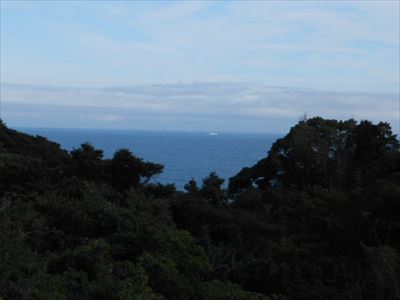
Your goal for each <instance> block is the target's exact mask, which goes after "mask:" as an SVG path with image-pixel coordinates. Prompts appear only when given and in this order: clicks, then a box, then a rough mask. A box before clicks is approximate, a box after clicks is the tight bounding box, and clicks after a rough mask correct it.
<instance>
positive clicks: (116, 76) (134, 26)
mask: <svg viewBox="0 0 400 300" xmlns="http://www.w3.org/2000/svg"><path fill="white" fill-rule="evenodd" d="M19 6H20V7H21V11H20V14H18V9H16V7H19ZM19 6H18V5H16V6H15V7H14V8H13V9H11V10H12V14H11V13H10V12H9V11H10V9H7V8H6V10H4V13H2V15H3V18H2V35H1V39H2V43H1V47H2V62H3V63H2V66H1V72H2V78H3V80H5V81H8V82H25V83H34V84H43V83H46V84H53V85H68V84H71V85H77V84H82V85H84V86H104V85H107V84H111V85H131V84H139V83H144V84H150V83H157V82H158V83H174V82H185V83H190V82H193V81H214V82H224V81H235V82H244V81H245V82H258V83H269V84H273V85H287V86H308V87H318V88H319V87H323V88H325V89H332V90H339V89H348V90H351V89H359V90H375V91H388V92H397V91H398V80H399V72H398V68H397V66H398V63H399V54H398V53H399V41H398V36H399V3H398V2H397V1H391V2H389V1H386V2H385V1H379V2H377V1H376V2H373V1H372V2H371V1H368V2H366V1H364V2H363V1H345V2H343V1H329V3H318V2H304V1H298V2H293V1H290V2H278V1H264V2H263V1H256V2H251V1H246V2H235V1H233V2H199V1H191V2H162V3H159V2H157V3H151V2H129V1H128V2H112V3H109V2H101V1H100V2H96V3H86V2H80V3H74V4H73V5H72V4H71V3H68V2H67V3H63V4H59V3H57V4H52V3H51V2H45V3H44V4H37V5H33V9H34V13H29V11H28V12H26V11H25V10H23V9H22V5H19ZM9 16H14V17H15V19H13V18H12V17H9ZM24 22H25V23H24ZM49 45H51V46H49Z"/></svg>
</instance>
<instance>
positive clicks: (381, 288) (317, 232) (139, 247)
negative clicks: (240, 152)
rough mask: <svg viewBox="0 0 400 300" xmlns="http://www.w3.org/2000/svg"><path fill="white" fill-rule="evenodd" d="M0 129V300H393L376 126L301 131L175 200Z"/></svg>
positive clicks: (382, 138) (310, 122) (133, 166)
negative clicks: (231, 174)
mask: <svg viewBox="0 0 400 300" xmlns="http://www.w3.org/2000/svg"><path fill="white" fill-rule="evenodd" d="M0 123H1V124H0V299H1V300H11V299H29V300H31V299H38V300H39V299H40V300H41V299H46V300H47V299H48V300H58V299H60V300H67V299H68V300H69V299H82V300H86V299H87V300H89V299H99V300H102V299H104V300H114V299H115V300H117V299H121V300H129V299H131V300H133V299H136V300H140V299H141V300H153V299H154V300H156V299H157V300H161V299H171V300H184V299H193V300H203V299H204V300H206V299H210V300H252V299H253V300H256V299H257V300H258V299H259V300H261V299H265V300H291V299H293V300H295V299H296V300H314V299H339V300H340V299H343V300H345V299H346V300H356V299H357V300H361V299H377V300H392V299H393V300H394V299H400V144H399V140H398V139H397V137H396V135H395V134H394V133H393V132H392V130H391V128H390V125H389V124H388V123H385V122H380V123H376V124H375V123H373V122H370V121H367V120H364V121H355V120H353V119H349V120H344V121H340V120H329V119H323V118H320V117H314V118H310V119H307V118H303V119H301V120H300V121H299V122H298V123H297V124H296V125H295V126H293V127H292V128H291V129H290V131H289V132H288V133H287V134H286V135H285V136H284V137H283V138H281V139H278V140H277V141H276V142H275V143H274V144H273V146H272V147H271V149H270V150H269V151H268V153H266V156H265V157H264V158H262V159H261V160H260V161H258V162H257V163H256V164H255V165H254V166H244V168H243V169H242V170H241V171H240V172H239V173H238V174H236V175H235V176H234V177H232V178H230V179H229V182H228V184H227V185H224V180H223V179H222V178H220V177H219V176H218V174H215V173H211V174H210V175H209V176H208V177H207V178H204V179H203V181H202V182H195V181H194V180H191V181H189V182H188V183H187V184H186V186H185V190H184V191H178V190H176V188H175V186H174V185H173V184H166V185H163V184H160V183H157V181H156V180H153V178H155V177H156V176H157V175H158V174H160V173H161V172H162V171H163V166H162V165H160V164H157V163H152V162H148V161H144V160H143V159H141V158H139V157H137V156H135V154H134V153H133V152H131V151H130V150H128V149H120V150H118V151H116V152H115V153H114V155H113V156H112V157H111V158H109V159H108V158H105V157H104V156H103V151H102V150H101V149H96V148H94V147H93V146H92V145H91V144H89V143H85V144H82V145H80V146H79V145H77V148H75V149H73V150H72V151H66V150H63V149H61V147H60V145H58V144H57V143H54V142H51V141H49V140H47V139H46V138H44V137H41V136H30V135H27V134H23V133H21V132H18V131H16V130H13V129H10V128H8V127H7V126H6V124H5V123H4V122H0ZM132 150H133V151H134V149H132ZM266 150H267V149H266Z"/></svg>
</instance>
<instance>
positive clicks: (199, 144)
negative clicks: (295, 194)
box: [17, 128, 281, 190]
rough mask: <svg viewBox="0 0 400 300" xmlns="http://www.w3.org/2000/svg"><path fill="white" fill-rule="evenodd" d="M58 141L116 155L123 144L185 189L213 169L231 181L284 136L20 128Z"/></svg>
mask: <svg viewBox="0 0 400 300" xmlns="http://www.w3.org/2000/svg"><path fill="white" fill-rule="evenodd" d="M17 129H18V130H20V131H22V132H25V133H28V134H32V135H41V136H44V137H46V138H48V139H49V140H51V141H55V142H57V143H59V144H60V145H61V147H62V148H64V149H66V150H72V149H73V148H78V147H79V146H80V145H81V144H82V143H84V142H89V143H91V144H92V145H93V146H94V147H96V148H98V149H102V150H103V151H104V156H105V158H111V157H112V155H113V153H114V152H115V151H116V150H117V149H120V148H127V149H129V150H131V151H132V152H133V154H135V155H136V156H138V157H141V158H143V159H144V160H147V161H151V162H156V163H161V164H163V165H164V172H163V173H162V174H161V175H159V176H158V177H157V178H156V181H158V182H161V183H174V184H175V185H176V187H177V189H180V190H182V189H183V187H184V185H185V184H186V183H187V182H188V181H189V180H190V179H192V178H193V179H195V180H196V181H197V182H198V183H199V184H201V180H202V179H203V178H204V177H206V176H208V175H209V174H210V172H216V173H217V174H218V176H220V177H222V178H224V179H225V180H226V182H227V181H228V179H229V178H230V177H232V176H234V175H235V174H237V173H238V172H239V171H240V170H241V169H242V168H243V167H246V166H252V165H253V164H254V163H256V162H257V161H258V160H260V159H262V158H264V157H265V156H266V155H267V152H268V150H269V149H270V147H271V145H272V144H273V143H274V142H275V140H276V139H277V138H279V137H281V135H279V134H253V133H218V134H217V135H210V133H208V132H203V133H202V132H169V131H134V130H108V129H107V130H104V129H60V128H57V129H55V128H52V129H48V128H17Z"/></svg>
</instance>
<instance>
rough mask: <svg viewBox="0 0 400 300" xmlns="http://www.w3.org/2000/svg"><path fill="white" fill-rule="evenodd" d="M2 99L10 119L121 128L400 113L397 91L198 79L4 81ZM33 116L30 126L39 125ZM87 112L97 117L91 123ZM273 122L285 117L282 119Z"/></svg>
mask: <svg viewBox="0 0 400 300" xmlns="http://www.w3.org/2000/svg"><path fill="white" fill-rule="evenodd" d="M1 99H2V105H3V112H2V117H3V118H4V119H5V120H6V121H7V119H12V120H13V122H15V123H16V124H19V123H21V122H23V121H26V119H24V118H23V114H24V113H28V112H29V113H36V114H38V113H41V119H42V121H41V122H44V121H45V120H46V119H48V122H49V124H48V126H50V125H51V122H53V121H54V119H52V117H53V116H55V115H59V116H60V118H63V119H64V120H65V123H66V124H68V122H69V120H73V119H74V120H75V121H73V122H72V121H71V124H74V127H76V126H77V127H79V126H89V127H107V126H109V125H111V124H114V125H115V126H119V127H122V128H135V127H138V126H140V127H141V128H144V129H145V127H143V126H144V125H147V126H150V127H151V128H153V129H168V126H171V128H170V129H171V130H179V129H186V130H202V129H203V128H204V127H207V125H206V124H210V127H211V124H217V125H215V126H218V128H217V129H218V130H220V131H232V130H233V129H232V128H233V127H234V128H235V130H238V131H267V132H268V131H275V130H279V131H286V130H287V129H288V128H289V127H290V126H291V124H294V123H295V122H297V120H298V118H299V117H300V116H301V115H302V114H304V113H307V115H308V116H322V117H325V118H335V119H347V118H350V117H354V118H356V119H370V120H373V121H388V122H391V124H392V126H393V127H394V129H395V130H397V127H398V124H397V120H398V118H399V115H398V109H399V107H398V105H399V103H398V99H399V95H398V94H395V93H376V92H360V91H347V92H343V91H329V90H319V89H310V88H297V87H281V86H271V85H263V84H246V83H207V82H203V83H201V82H198V83H192V84H156V85H136V86H127V87H106V88H73V87H56V86H53V87H52V86H35V85H16V84H3V85H2V89H1ZM18 114H19V115H20V116H19V115H18ZM79 116H81V117H79ZM32 118H33V117H32ZM76 118H79V120H78V119H76ZM32 120H33V119H32ZM32 120H31V122H33V124H31V126H35V121H32ZM89 120H91V122H92V123H90V124H89V123H87V122H89ZM96 121H100V123H98V124H97V123H96ZM274 122H278V123H279V124H280V125H279V126H278V127H276V126H277V125H274ZM107 124H109V125H107ZM233 124H236V125H233ZM239 124H240V126H242V127H243V128H242V129H241V127H240V126H239ZM260 124H262V125H260ZM265 124H268V127H269V128H266V127H265ZM114 125H112V126H114ZM63 126H65V125H63ZM165 126H167V128H166V127H165ZM261 126H262V128H261ZM67 127H68V126H67Z"/></svg>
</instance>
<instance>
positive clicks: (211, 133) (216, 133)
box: [208, 132, 219, 135]
mask: <svg viewBox="0 0 400 300" xmlns="http://www.w3.org/2000/svg"><path fill="white" fill-rule="evenodd" d="M218 134H219V133H218V132H210V133H208V135H218Z"/></svg>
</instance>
